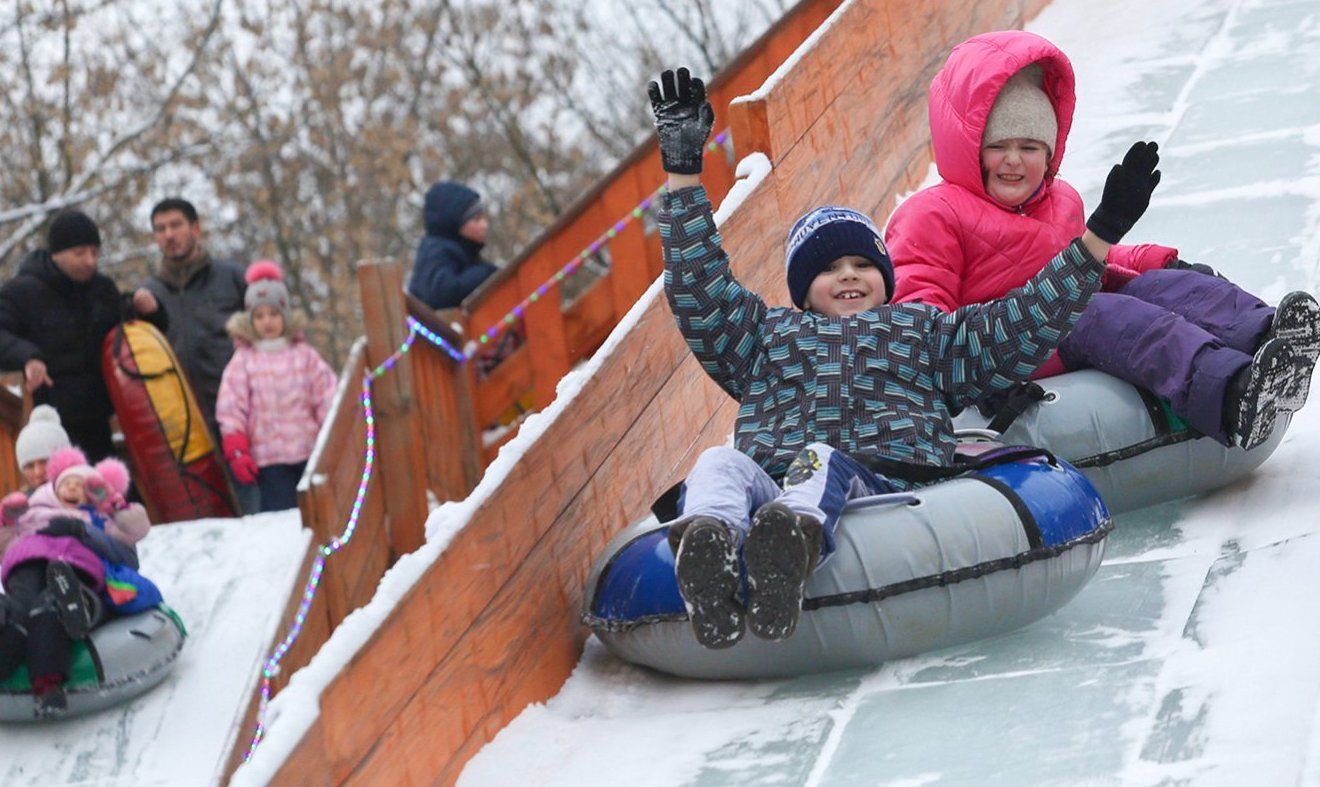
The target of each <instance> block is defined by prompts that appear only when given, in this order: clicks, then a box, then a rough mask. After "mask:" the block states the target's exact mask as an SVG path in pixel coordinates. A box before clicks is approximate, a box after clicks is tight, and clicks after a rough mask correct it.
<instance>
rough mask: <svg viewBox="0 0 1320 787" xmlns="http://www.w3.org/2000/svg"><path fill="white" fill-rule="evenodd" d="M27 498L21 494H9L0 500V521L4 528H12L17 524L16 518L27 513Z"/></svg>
mask: <svg viewBox="0 0 1320 787" xmlns="http://www.w3.org/2000/svg"><path fill="white" fill-rule="evenodd" d="M27 510H28V498H27V495H25V494H23V493H22V492H10V493H9V494H7V495H5V497H4V499H3V500H0V521H3V524H4V525H5V527H13V526H14V525H17V524H18V518H19V517H21V516H23V514H25V513H27Z"/></svg>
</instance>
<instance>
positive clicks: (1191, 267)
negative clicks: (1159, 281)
mask: <svg viewBox="0 0 1320 787" xmlns="http://www.w3.org/2000/svg"><path fill="white" fill-rule="evenodd" d="M1164 269H1165V270H1170V271H1196V272H1197V273H1204V274H1205V275H1206V276H1214V277H1215V278H1216V279H1223V280H1224V281H1228V277H1227V276H1225V275H1224V274H1222V273H1220V272H1219V271H1217V270H1215V269H1214V268H1211V267H1210V266H1209V265H1206V264H1205V263H1204V262H1187V261H1186V260H1178V259H1175V260H1173V261H1171V262H1170V263H1169V264H1168V265H1165V266H1164Z"/></svg>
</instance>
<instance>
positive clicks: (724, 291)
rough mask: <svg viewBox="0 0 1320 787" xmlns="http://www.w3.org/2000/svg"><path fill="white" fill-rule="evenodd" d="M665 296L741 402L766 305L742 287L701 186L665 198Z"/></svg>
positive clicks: (704, 359) (707, 363)
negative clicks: (730, 263)
mask: <svg viewBox="0 0 1320 787" xmlns="http://www.w3.org/2000/svg"><path fill="white" fill-rule="evenodd" d="M660 240H661V243H662V245H663V246H664V256H665V297H666V298H667V299H668V300H669V308H670V309H671V310H672V311H673V313H674V320H675V322H677V323H678V329H679V331H680V332H682V334H683V338H684V340H686V341H687V345H688V348H690V349H691V350H692V354H693V355H695V356H697V360H698V361H700V362H701V367H702V368H703V369H705V370H706V374H709V375H710V376H711V378H712V379H713V380H715V382H716V383H719V386H720V387H721V388H723V389H724V390H725V391H726V392H727V393H728V394H729V395H730V396H732V397H733V398H735V399H738V400H741V399H742V396H743V394H744V393H745V392H746V390H747V384H748V376H749V375H750V374H751V370H752V368H753V362H754V361H755V359H756V354H757V353H758V352H759V349H760V346H761V345H760V341H759V335H760V332H761V327H762V324H763V322H764V321H765V314H766V306H765V302H764V301H762V300H761V298H760V297H759V296H757V295H756V294H755V293H753V292H751V291H750V290H748V289H746V288H745V287H743V286H742V285H741V284H739V283H738V280H737V279H735V278H734V277H733V272H732V271H730V270H729V256H728V255H727V254H725V253H724V248H723V247H722V246H721V245H720V235H719V232H718V231H717V230H716V229H715V217H714V216H713V215H712V214H711V208H710V199H709V198H708V197H707V196H706V190H705V189H704V188H702V187H700V186H696V187H693V188H686V189H678V190H677V191H674V192H670V193H667V194H665V197H664V205H663V207H662V208H661V211H660Z"/></svg>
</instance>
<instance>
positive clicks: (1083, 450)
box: [954, 369, 1290, 514]
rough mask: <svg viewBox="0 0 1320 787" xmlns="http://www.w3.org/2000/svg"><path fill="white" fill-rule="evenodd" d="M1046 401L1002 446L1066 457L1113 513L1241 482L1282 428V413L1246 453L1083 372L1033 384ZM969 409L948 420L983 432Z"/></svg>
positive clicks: (1148, 398) (1030, 410)
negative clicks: (1267, 434)
mask: <svg viewBox="0 0 1320 787" xmlns="http://www.w3.org/2000/svg"><path fill="white" fill-rule="evenodd" d="M1036 382H1037V383H1038V384H1039V385H1040V386H1041V387H1042V388H1043V389H1044V392H1045V395H1044V398H1043V399H1042V400H1040V401H1039V402H1037V403H1034V404H1031V405H1030V406H1028V407H1027V409H1026V410H1025V411H1024V412H1023V413H1022V415H1020V416H1018V417H1017V419H1016V420H1014V421H1013V423H1012V425H1011V426H1009V427H1008V428H1007V429H1005V430H1004V432H1003V434H1002V435H997V434H996V435H992V436H993V437H996V438H997V439H1001V440H1002V441H1003V442H1005V443H1010V444H1022V445H1034V446H1038V447H1040V448H1045V449H1048V450H1049V451H1051V452H1052V453H1053V454H1054V455H1055V456H1057V457H1059V458H1060V459H1064V460H1067V461H1068V462H1069V463H1070V464H1072V465H1073V466H1074V467H1076V468H1077V469H1079V470H1081V472H1082V474H1083V475H1085V476H1086V477H1087V478H1088V479H1090V481H1091V483H1092V484H1094V485H1095V488H1096V489H1097V490H1098V491H1099V492H1100V496H1101V497H1102V498H1103V499H1104V501H1105V504H1106V505H1107V506H1108V507H1109V510H1110V511H1111V512H1113V513H1115V514H1121V513H1124V512H1126V511H1133V510H1136V509H1138V508H1145V507H1146V506H1149V505H1154V504H1156V503H1162V502H1166V501H1169V500H1176V499H1178V498H1181V497H1187V496H1190V495H1198V494H1202V493H1204V492H1208V491H1210V490H1212V489H1218V488H1219V487H1221V486H1224V485H1226V484H1229V483H1232V482H1233V481H1236V480H1238V479H1240V478H1243V477H1245V476H1246V475H1248V474H1249V473H1251V471H1252V470H1255V469H1256V468H1257V467H1259V466H1260V464H1261V463H1262V462H1264V461H1265V460H1266V459H1268V458H1269V456H1270V454H1272V453H1274V449H1276V448H1278V447H1279V443H1281V442H1282V441H1283V437H1284V433H1285V432H1287V430H1288V424H1289V418H1290V416H1289V415H1288V414H1286V413H1280V414H1279V418H1278V421H1277V423H1276V426H1275V430H1274V433H1273V434H1272V435H1271V436H1270V438H1269V439H1268V440H1266V441H1265V442H1264V443H1262V444H1261V445H1259V446H1257V447H1256V448H1253V449H1252V450H1250V451H1244V450H1242V449H1241V448H1236V447H1232V448H1228V447H1225V446H1222V445H1220V444H1219V443H1217V442H1215V441H1214V440H1211V439H1210V438H1208V437H1202V436H1201V435H1199V434H1198V433H1196V432H1194V431H1192V430H1191V429H1189V428H1188V427H1187V426H1186V425H1185V424H1184V423H1182V421H1181V419H1179V418H1178V417H1177V416H1175V415H1173V414H1172V412H1170V410H1169V409H1168V406H1167V404H1166V403H1165V402H1164V401H1163V400H1161V399H1159V398H1157V397H1155V396H1154V395H1152V394H1150V393H1148V392H1146V391H1143V390H1141V389H1139V388H1137V387H1135V386H1133V385H1131V384H1129V383H1126V382H1123V381H1122V380H1119V379H1117V378H1115V377H1111V376H1109V375H1107V374H1104V373H1103V372H1098V371H1095V370H1093V369H1087V370H1083V371H1078V372H1069V373H1068V374H1062V375H1059V376H1058V377H1049V378H1046V379H1043V380H1037V381H1036ZM989 423H990V420H989V419H988V418H986V417H985V416H983V415H981V414H980V413H978V412H977V411H976V410H974V409H968V410H966V411H964V412H963V413H962V414H961V415H959V416H958V417H957V418H956V419H954V425H955V426H956V427H957V428H958V429H960V430H967V429H973V430H974V429H984V428H985V427H987V426H988V425H989Z"/></svg>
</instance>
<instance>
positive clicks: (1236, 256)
mask: <svg viewBox="0 0 1320 787" xmlns="http://www.w3.org/2000/svg"><path fill="white" fill-rule="evenodd" d="M1028 29H1030V30H1033V31H1035V32H1038V33H1040V34H1042V35H1044V36H1046V37H1047V38H1050V39H1051V40H1053V41H1054V42H1055V43H1057V44H1059V45H1060V46H1061V47H1062V48H1063V49H1064V51H1066V52H1068V53H1069V55H1070V57H1071V58H1072V60H1073V64H1074V66H1075V68H1076V71H1077V76H1078V79H1077V82H1078V116H1077V121H1076V125H1075V126H1074V130H1073V133H1072V136H1071V139H1070V143H1069V147H1068V153H1067V158H1066V160H1065V163H1064V167H1063V171H1062V175H1063V176H1064V177H1065V178H1067V179H1069V180H1070V181H1071V182H1072V183H1073V184H1074V185H1076V186H1078V188H1079V189H1080V190H1081V191H1082V193H1083V196H1084V197H1085V198H1086V200H1087V204H1088V205H1092V206H1094V204H1095V203H1096V200H1097V199H1098V196H1099V190H1100V186H1101V184H1102V182H1103V177H1104V174H1105V173H1106V172H1107V171H1108V169H1109V167H1110V165H1111V164H1112V163H1114V162H1115V161H1117V160H1118V159H1119V158H1120V157H1121V155H1122V153H1123V152H1124V151H1125V150H1126V149H1127V147H1128V145H1129V144H1130V143H1131V142H1132V141H1134V140H1136V139H1142V138H1147V139H1149V138H1153V139H1156V140H1158V141H1159V142H1160V143H1161V147H1162V153H1163V161H1162V165H1161V169H1162V170H1163V172H1164V179H1163V182H1162V183H1161V185H1160V188H1159V190H1158V191H1157V192H1156V195H1155V199H1154V202H1153V205H1152V207H1151V210H1150V212H1149V213H1148V214H1147V216H1146V217H1145V218H1144V219H1143V220H1142V222H1141V223H1140V224H1139V225H1138V226H1137V229H1136V230H1135V231H1134V232H1133V234H1132V237H1131V238H1130V240H1132V241H1133V242H1140V241H1143V240H1144V241H1159V242H1165V243H1168V244H1171V245H1176V246H1178V247H1179V248H1180V250H1181V251H1182V256H1183V258H1184V259H1188V260H1195V261H1203V262H1207V263H1210V264H1212V265H1214V266H1215V267H1217V268H1219V269H1220V270H1222V271H1224V272H1225V273H1226V274H1227V275H1228V276H1229V277H1230V278H1232V279H1234V280H1235V281H1238V282H1239V283H1241V284H1243V285H1244V286H1245V287H1247V288H1248V289H1251V290H1253V291H1255V292H1257V293H1259V294H1260V295H1262V296H1263V297H1265V298H1266V299H1267V300H1270V301H1275V300H1277V299H1278V298H1279V296H1281V295H1282V294H1283V293H1285V292H1287V291H1288V290H1292V289H1306V290H1309V291H1311V292H1313V293H1314V292H1316V291H1317V285H1318V284H1320V281H1318V280H1320V3H1317V2H1315V0H1291V1H1289V0H1159V2H1149V0H1112V1H1111V2H1106V3H1096V2H1093V1H1092V0H1056V2H1055V3H1054V4H1053V5H1052V6H1051V7H1050V8H1048V9H1047V10H1046V11H1045V12H1044V13H1043V14H1042V15H1041V16H1040V17H1039V18H1038V19H1037V20H1036V21H1034V22H1033V23H1032V24H1031V25H1030V26H1029V28H1028ZM1317 442H1320V402H1312V404H1311V406H1310V409H1308V410H1306V411H1304V412H1303V413H1301V414H1300V415H1299V417H1298V418H1296V419H1295V420H1294V421H1293V424H1292V427H1291V430H1290V432H1289V434H1288V437H1287V439H1286V440H1285V441H1284V443H1283V444H1282V446H1281V447H1280V448H1279V450H1278V451H1277V453H1276V454H1275V455H1274V456H1273V457H1272V458H1271V459H1270V460H1269V461H1268V462H1267V463H1266V464H1265V465H1264V466H1263V467H1262V468H1261V469H1260V470H1258V471H1257V472H1256V473H1255V474H1254V475H1252V476H1251V477H1250V478H1248V479H1246V480H1244V481H1242V482H1239V483H1237V484H1235V485H1233V486H1231V487H1229V488H1226V489H1222V490H1220V491H1218V492H1216V493H1214V494H1211V495H1207V496H1205V497H1202V498H1199V499H1194V500H1187V501H1181V502H1177V503H1172V504H1168V505H1164V506H1159V507H1155V508H1151V509H1147V510H1144V511H1140V512H1136V513H1134V514H1129V515H1125V516H1122V517H1119V518H1118V520H1117V522H1116V529H1115V531H1114V534H1113V535H1112V536H1111V538H1110V543H1109V553H1108V557H1107V560H1106V562H1105V565H1104V566H1103V567H1102V568H1101V569H1100V572H1099V574H1098V575H1097V577H1096V578H1095V580H1094V581H1092V583H1091V584H1090V585H1088V586H1087V588H1086V589H1084V590H1083V592H1082V593H1081V594H1080V595H1079V596H1078V597H1077V599H1075V600H1074V601H1073V602H1072V603H1070V604H1069V605H1068V606H1066V607H1065V608H1064V609H1063V610H1062V611H1061V612H1059V613H1058V614H1056V615H1054V616H1051V617H1050V618H1047V619H1046V620H1044V621H1042V622H1040V623H1038V624H1036V625H1034V626H1031V627H1029V628H1027V629H1024V630H1022V631H1018V632H1015V633H1013V634H1010V635H1007V636H1003V637H1000V638H997V639H994V640H990V641H986V642H982V643H977V644H973V645H969V646H966V647H961V648H956V649H950V650H946V651H942V652H939V653H934V654H930V655H927V656H924V657H919V658H912V659H906V660H902V661H896V662H892V663H890V664H887V665H885V666H883V667H881V668H879V669H875V670H870V671H858V672H849V673H838V674H833V675H822V676H810V677H804V678H800V679H796V680H789V681H774V682H760V683H700V682H691V681H682V680H676V679H671V678H667V677H664V676H660V675H657V674H655V673H651V672H647V671H645V670H642V669H638V668H636V667H632V666H630V665H628V664H625V663H622V662H620V661H618V660H616V659H614V658H613V657H611V656H610V655H609V654H607V653H606V652H605V651H604V649H603V648H602V647H601V646H600V644H599V643H598V642H596V641H595V640H594V639H593V640H591V641H589V642H588V645H587V650H586V654H585V655H584V657H583V659H582V662H581V664H580V665H579V666H578V668H577V670H576V672H575V673H574V675H573V677H572V678H571V679H570V680H569V682H568V684H567V685H566V686H565V687H564V689H563V690H562V691H561V692H560V694H559V695H558V696H556V697H555V698H554V699H552V700H551V701H550V702H548V703H546V704H545V705H538V706H534V707H531V708H529V709H527V710H526V711H525V712H524V713H523V714H522V715H521V716H519V717H518V718H517V719H516V720H515V721H514V722H513V723H512V724H510V725H509V726H508V727H507V728H506V729H505V730H504V731H503V732H501V733H500V734H499V735H498V736H497V737H496V739H495V740H494V741H493V742H492V743H490V744H489V745H488V746H486V747H485V748H484V749H483V750H482V751H481V752H480V753H479V754H478V755H477V756H476V757H475V758H474V759H473V760H472V761H471V762H470V763H469V765H468V767H467V769H466V770H465V771H464V773H463V777H462V780H461V783H462V784H464V785H469V786H471V785H504V784H518V783H534V784H563V785H581V784H634V785H676V784H710V785H715V784H812V785H816V784H822V785H841V784H842V785H850V784H881V783H883V784H902V785H918V784H934V783H939V784H976V785H984V784H1014V785H1016V784H1041V783H1044V784H1079V783H1087V784H1117V783H1121V784H1163V783H1177V784H1184V783H1193V784H1283V783H1288V784H1292V783H1298V782H1300V783H1304V784H1317V783H1320V724H1318V723H1317V721H1318V718H1317V714H1320V701H1318V700H1320V580H1318V579H1317V578H1316V572H1315V568H1314V567H1315V566H1316V565H1318V564H1320V502H1317V501H1316V500H1312V499H1311V498H1310V495H1311V494H1315V491H1314V490H1316V489H1317V488H1320V479H1318V478H1317V477H1318V476H1320V463H1318V462H1317V461H1316V460H1315V457H1314V456H1313V455H1312V454H1311V451H1312V449H1313V446H1314V445H1315V444H1316V443H1317Z"/></svg>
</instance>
